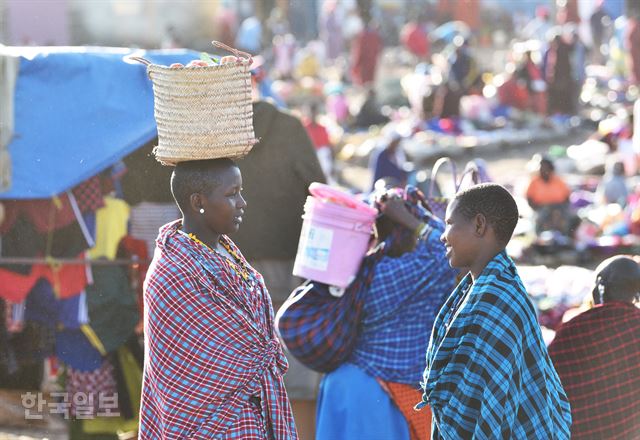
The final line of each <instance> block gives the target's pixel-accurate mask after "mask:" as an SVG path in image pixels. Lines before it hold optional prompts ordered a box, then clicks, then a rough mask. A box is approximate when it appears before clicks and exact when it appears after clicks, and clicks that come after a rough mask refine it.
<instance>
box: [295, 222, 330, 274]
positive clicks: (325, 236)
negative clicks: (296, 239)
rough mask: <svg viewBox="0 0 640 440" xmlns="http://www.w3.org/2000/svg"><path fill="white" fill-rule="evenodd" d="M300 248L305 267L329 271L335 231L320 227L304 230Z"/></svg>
mask: <svg viewBox="0 0 640 440" xmlns="http://www.w3.org/2000/svg"><path fill="white" fill-rule="evenodd" d="M301 241H302V243H300V244H301V246H300V250H301V253H300V255H298V257H299V258H301V260H302V261H301V263H302V265H303V266H305V267H308V268H310V269H315V270H323V271H324V270H327V267H329V251H330V250H331V242H332V241H333V231H332V230H331V229H327V228H319V227H318V226H309V227H305V228H303V231H302V240H301Z"/></svg>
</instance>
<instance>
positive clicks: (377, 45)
mask: <svg viewBox="0 0 640 440" xmlns="http://www.w3.org/2000/svg"><path fill="white" fill-rule="evenodd" d="M364 22H365V25H364V28H363V29H362V31H360V33H359V34H358V35H357V36H356V37H355V38H354V39H353V42H352V43H351V80H352V81H353V83H354V84H356V85H359V86H367V85H370V84H371V83H373V82H374V80H375V75H376V68H377V67H378V58H379V57H380V54H381V53H382V39H381V38H380V34H379V33H378V31H377V30H376V28H375V27H374V26H373V23H372V22H371V21H369V20H367V19H364Z"/></svg>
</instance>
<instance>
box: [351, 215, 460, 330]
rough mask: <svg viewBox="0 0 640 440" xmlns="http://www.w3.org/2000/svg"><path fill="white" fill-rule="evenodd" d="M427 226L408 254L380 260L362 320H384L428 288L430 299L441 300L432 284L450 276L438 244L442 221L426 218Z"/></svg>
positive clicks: (451, 271) (443, 254)
mask: <svg viewBox="0 0 640 440" xmlns="http://www.w3.org/2000/svg"><path fill="white" fill-rule="evenodd" d="M428 226H429V229H428V230H427V231H426V233H425V234H424V235H423V237H422V238H421V239H419V240H418V244H417V245H416V248H415V249H414V250H413V251H412V252H407V253H405V254H403V255H402V256H400V257H397V258H391V257H383V258H382V260H380V262H379V263H378V264H377V265H376V267H375V273H374V276H373V281H372V282H371V286H370V288H369V291H368V292H367V301H366V302H365V306H364V307H365V319H366V320H370V321H376V320H379V319H384V318H385V317H386V316H388V315H390V314H393V313H394V311H395V310H397V308H398V307H401V306H402V305H403V303H404V302H405V301H406V300H407V299H409V298H411V296H412V295H414V294H416V293H419V292H424V291H425V289H432V290H433V294H434V295H433V297H434V300H437V301H440V300H441V297H442V295H439V294H438V291H437V288H436V285H439V283H440V280H441V279H442V277H441V275H442V274H447V275H448V274H450V275H451V279H453V277H454V274H453V270H452V269H451V268H450V267H449V264H448V262H447V259H446V258H445V249H444V245H443V244H442V243H441V242H440V235H441V233H442V231H443V224H442V222H440V221H439V220H437V219H433V220H431V219H430V220H429V221H428ZM449 287H450V285H448V286H447V288H449Z"/></svg>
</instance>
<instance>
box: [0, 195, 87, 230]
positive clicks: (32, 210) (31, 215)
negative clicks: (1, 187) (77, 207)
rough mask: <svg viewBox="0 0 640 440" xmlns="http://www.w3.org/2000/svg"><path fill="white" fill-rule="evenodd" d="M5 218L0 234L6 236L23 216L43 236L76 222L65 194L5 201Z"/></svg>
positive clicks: (0, 226) (0, 227)
mask: <svg viewBox="0 0 640 440" xmlns="http://www.w3.org/2000/svg"><path fill="white" fill-rule="evenodd" d="M3 205H4V207H5V218H4V222H2V225H0V234H3V235H4V234H6V233H7V232H8V231H9V230H10V229H11V228H12V227H13V226H14V224H15V223H16V221H17V220H18V219H19V218H20V216H21V215H24V216H25V217H26V218H27V219H28V220H29V221H30V222H31V223H32V224H33V225H34V226H35V227H36V230H37V231H38V233H40V234H45V233H47V232H50V231H55V230H57V229H60V228H63V227H65V226H68V225H70V224H71V223H74V222H75V221H76V216H75V214H74V212H73V209H72V207H71V203H70V201H69V197H68V196H67V195H66V194H60V195H59V196H56V197H53V198H51V199H34V200H6V201H3Z"/></svg>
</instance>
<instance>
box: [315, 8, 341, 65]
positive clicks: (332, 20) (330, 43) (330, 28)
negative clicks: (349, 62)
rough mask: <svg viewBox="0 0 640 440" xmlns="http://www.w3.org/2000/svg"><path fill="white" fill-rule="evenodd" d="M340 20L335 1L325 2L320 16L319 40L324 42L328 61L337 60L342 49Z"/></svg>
mask: <svg viewBox="0 0 640 440" xmlns="http://www.w3.org/2000/svg"><path fill="white" fill-rule="evenodd" d="M342 25H343V24H342V19H341V17H340V12H339V10H338V1H337V0H327V1H325V2H324V3H323V7H322V14H321V15H320V23H319V28H320V40H322V41H323V42H324V45H325V48H326V55H327V59H328V60H329V61H333V60H335V59H336V58H338V57H339V56H340V55H341V54H342V51H343V49H344V37H343V35H342Z"/></svg>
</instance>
